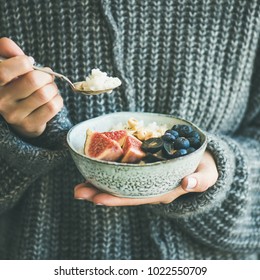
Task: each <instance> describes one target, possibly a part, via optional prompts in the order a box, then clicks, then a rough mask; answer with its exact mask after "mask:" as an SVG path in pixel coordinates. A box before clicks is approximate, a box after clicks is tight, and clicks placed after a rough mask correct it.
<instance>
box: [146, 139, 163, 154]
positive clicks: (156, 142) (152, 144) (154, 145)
mask: <svg viewBox="0 0 260 280" xmlns="http://www.w3.org/2000/svg"><path fill="white" fill-rule="evenodd" d="M162 147H163V140H162V139H161V138H160V137H154V138H149V139H147V140H145V141H144V142H143V143H142V145H141V149H142V150H143V151H145V152H150V153H156V152H158V151H160V150H161V149H162Z"/></svg>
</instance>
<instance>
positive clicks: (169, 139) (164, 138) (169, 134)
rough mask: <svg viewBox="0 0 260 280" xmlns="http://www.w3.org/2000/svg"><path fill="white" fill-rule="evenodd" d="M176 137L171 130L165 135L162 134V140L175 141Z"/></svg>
mask: <svg viewBox="0 0 260 280" xmlns="http://www.w3.org/2000/svg"><path fill="white" fill-rule="evenodd" d="M175 139H176V137H175V136H174V135H172V134H171V133H169V132H166V133H165V134H164V135H163V136H162V140H163V141H166V142H173V141H174V140H175Z"/></svg>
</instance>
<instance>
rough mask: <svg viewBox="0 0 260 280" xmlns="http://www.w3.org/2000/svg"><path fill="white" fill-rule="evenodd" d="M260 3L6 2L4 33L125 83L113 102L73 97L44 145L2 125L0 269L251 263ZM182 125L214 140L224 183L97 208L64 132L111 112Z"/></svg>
mask: <svg viewBox="0 0 260 280" xmlns="http://www.w3.org/2000/svg"><path fill="white" fill-rule="evenodd" d="M259 34H260V1H259V0H252V1H243V0H240V1H239V0H229V1H226V0H218V1H215V0H194V1H190V0H173V1H170V0H160V1H150V0H142V1H138V0H129V1H125V0H111V1H109V0H99V1H96V0H86V1H76V0H70V1H50V0H46V1H40V0H33V1H29V0H20V1H18V0H13V1H2V0H0V36H1V37H2V36H7V37H10V38H12V39H13V40H14V41H16V42H17V43H18V44H19V45H20V46H21V47H22V49H23V50H24V51H25V52H26V53H27V54H30V55H32V56H33V57H34V58H35V60H36V61H38V62H40V63H41V64H43V65H48V66H50V67H52V68H53V69H55V70H56V71H57V72H61V73H64V74H66V75H67V76H69V77H70V78H71V79H72V80H74V81H77V80H82V79H84V78H85V75H86V74H87V73H88V72H89V71H90V70H91V69H92V68H96V67H98V68H100V69H101V70H102V71H106V72H108V73H109V74H111V75H114V76H118V77H119V78H120V79H121V80H122V81H123V84H122V86H121V87H120V88H119V89H118V90H116V91H115V92H114V93H112V94H109V95H100V96H93V97H82V96H80V95H75V94H72V93H71V91H70V89H69V88H68V87H67V85H65V84H63V83H62V82H60V81H58V80H57V83H58V86H59V89H60V92H61V94H62V96H63V98H64V104H65V107H64V109H63V110H62V112H60V113H59V114H58V115H57V116H56V117H55V118H53V119H52V120H51V121H50V122H49V123H48V126H47V129H46V131H45V132H44V133H43V135H41V136H40V137H38V138H36V139H33V140H32V139H30V140H29V139H22V138H20V137H19V136H17V135H16V134H15V133H14V132H13V131H12V129H11V128H10V127H9V125H8V124H7V123H6V122H5V121H4V119H0V159H1V161H0V259H257V258H259V253H260V218H259V217H260V145H259V144H260V143H259V142H260V129H259V128H260V121H259V119H260V79H259V75H260V63H259V61H260V53H259V46H258V43H259ZM129 110H130V111H149V112H160V113H167V114H173V115H175V116H177V117H182V118H186V119H188V120H190V121H192V122H194V123H196V124H197V125H198V126H200V127H201V128H202V129H203V130H205V131H206V132H207V133H208V135H209V145H208V149H209V150H210V151H211V153H212V154H213V155H214V157H215V160H216V163H217V167H218V171H219V178H218V181H217V183H216V184H215V185H214V186H213V187H211V188H210V189H208V190H207V191H206V192H204V193H196V194H189V195H186V196H182V197H180V198H179V199H177V200H176V201H174V202H172V203H170V204H167V205H143V206H136V207H105V206H96V205H93V204H92V203H91V202H87V201H79V200H75V199H74V198H73V187H74V186H75V185H76V184H78V183H80V182H82V181H83V178H82V177H81V175H80V174H79V173H78V171H77V169H76V167H75V166H74V164H73V162H72V160H71V158H70V155H69V153H68V149H67V146H66V141H65V137H66V133H67V131H68V129H69V128H70V127H71V126H72V125H74V124H76V123H78V122H80V121H83V120H85V119H89V118H93V117H96V116H99V115H102V114H106V113H111V112H117V111H129Z"/></svg>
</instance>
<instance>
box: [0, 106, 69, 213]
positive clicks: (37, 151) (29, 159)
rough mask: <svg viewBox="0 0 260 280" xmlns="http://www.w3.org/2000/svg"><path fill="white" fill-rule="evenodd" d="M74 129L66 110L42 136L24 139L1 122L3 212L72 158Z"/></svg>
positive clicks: (0, 196)
mask: <svg viewBox="0 0 260 280" xmlns="http://www.w3.org/2000/svg"><path fill="white" fill-rule="evenodd" d="M70 126H71V124H70V121H69V120H68V119H67V113H66V109H63V110H62V111H61V112H60V113H59V114H58V115H56V117H54V118H53V119H52V120H51V121H50V122H49V123H48V124H47V127H46V130H45V132H44V133H43V134H42V135H41V136H39V137H38V138H34V139H21V138H20V137H18V136H17V135H16V134H15V133H14V132H13V131H12V130H11V129H10V127H9V126H8V124H7V123H6V122H5V121H4V119H2V118H1V119H0V212H2V211H5V210H6V209H8V208H11V207H12V206H13V205H14V204H15V203H16V202H17V201H18V199H19V198H20V197H21V195H22V194H23V192H24V191H25V190H26V189H27V188H28V187H29V186H30V184H31V183H32V182H33V181H34V180H36V179H37V178H38V177H39V176H41V175H43V174H45V173H46V172H48V171H49V170H50V169H52V168H53V167H55V166H57V165H58V164H60V163H61V162H62V161H63V160H64V159H65V158H66V157H67V156H68V152H67V149H66V146H65V145H66V139H65V137H66V133H67V131H68V129H69V128H70Z"/></svg>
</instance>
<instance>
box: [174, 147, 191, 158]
mask: <svg viewBox="0 0 260 280" xmlns="http://www.w3.org/2000/svg"><path fill="white" fill-rule="evenodd" d="M187 154H188V151H187V150H186V149H180V150H177V151H176V152H175V153H174V154H173V158H177V157H182V156H185V155H187Z"/></svg>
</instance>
